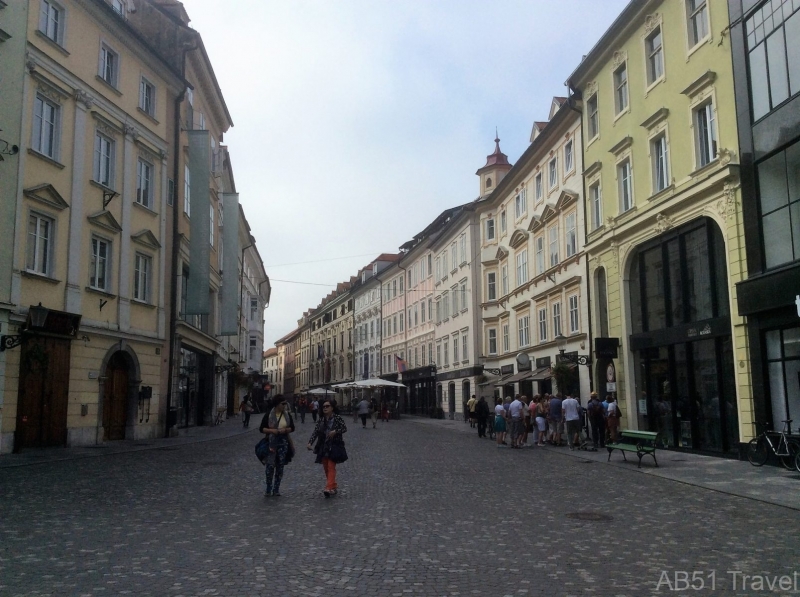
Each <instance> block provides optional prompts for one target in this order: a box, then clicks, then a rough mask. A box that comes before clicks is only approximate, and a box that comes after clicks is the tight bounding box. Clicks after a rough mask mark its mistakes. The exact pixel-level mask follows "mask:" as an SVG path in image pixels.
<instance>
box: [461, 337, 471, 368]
mask: <svg viewBox="0 0 800 597" xmlns="http://www.w3.org/2000/svg"><path fill="white" fill-rule="evenodd" d="M468 332H469V330H468V329H466V330H461V360H462V361H464V362H466V361H469V334H468Z"/></svg>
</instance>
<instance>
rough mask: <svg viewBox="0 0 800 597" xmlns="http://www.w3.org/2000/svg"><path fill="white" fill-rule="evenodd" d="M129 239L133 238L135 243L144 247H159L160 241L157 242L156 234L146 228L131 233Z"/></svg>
mask: <svg viewBox="0 0 800 597" xmlns="http://www.w3.org/2000/svg"><path fill="white" fill-rule="evenodd" d="M131 240H133V242H135V243H139V244H140V245H144V246H145V247H150V248H151V249H160V248H161V243H159V242H158V239H157V238H156V235H155V234H153V233H152V232H151V231H150V230H147V229H144V230H141V231H140V232H137V233H136V234H131Z"/></svg>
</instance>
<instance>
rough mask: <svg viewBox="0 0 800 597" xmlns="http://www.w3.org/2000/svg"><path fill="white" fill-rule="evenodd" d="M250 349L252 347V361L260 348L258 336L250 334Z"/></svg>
mask: <svg viewBox="0 0 800 597" xmlns="http://www.w3.org/2000/svg"><path fill="white" fill-rule="evenodd" d="M249 349H250V355H249V356H250V360H251V361H252V360H254V359H255V358H256V355H257V353H258V350H257V349H258V338H256V337H255V336H250V346H249Z"/></svg>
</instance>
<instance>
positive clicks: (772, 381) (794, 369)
mask: <svg viewBox="0 0 800 597" xmlns="http://www.w3.org/2000/svg"><path fill="white" fill-rule="evenodd" d="M764 343H765V345H766V346H765V348H766V352H765V354H766V357H767V376H768V383H769V398H770V400H769V406H770V410H771V411H772V412H771V414H772V418H771V421H772V429H775V430H776V431H780V430H781V429H783V421H784V420H786V419H794V422H793V423H792V425H793V426H794V427H793V429H796V428H797V427H798V423H800V327H790V328H784V329H780V330H770V331H768V332H765V333H764Z"/></svg>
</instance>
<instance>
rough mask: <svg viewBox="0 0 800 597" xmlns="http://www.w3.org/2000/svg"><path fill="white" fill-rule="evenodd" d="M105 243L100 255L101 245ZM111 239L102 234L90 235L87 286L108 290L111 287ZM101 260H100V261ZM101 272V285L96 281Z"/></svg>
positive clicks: (102, 290)
mask: <svg viewBox="0 0 800 597" xmlns="http://www.w3.org/2000/svg"><path fill="white" fill-rule="evenodd" d="M102 245H105V256H102V257H101V256H100V249H101V246H102ZM111 250H112V246H111V241H110V240H108V239H106V238H103V237H102V236H97V235H95V234H93V235H92V239H91V243H90V248H89V288H92V289H94V290H100V291H101V292H110V288H111ZM101 260H102V261H101ZM101 273H102V279H103V285H102V286H101V285H100V284H99V283H98V281H99V279H100V278H101V276H100V274H101Z"/></svg>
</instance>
